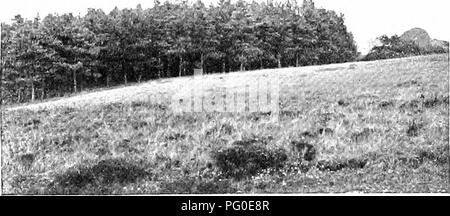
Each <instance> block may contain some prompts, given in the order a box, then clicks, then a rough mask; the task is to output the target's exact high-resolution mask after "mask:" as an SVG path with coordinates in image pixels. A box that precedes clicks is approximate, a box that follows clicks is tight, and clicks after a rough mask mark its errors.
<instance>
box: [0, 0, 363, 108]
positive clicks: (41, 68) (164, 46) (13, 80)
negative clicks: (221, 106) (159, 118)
mask: <svg viewBox="0 0 450 216" xmlns="http://www.w3.org/2000/svg"><path fill="white" fill-rule="evenodd" d="M1 34H2V47H1V49H2V53H3V56H2V62H1V63H2V68H3V71H2V72H3V74H2V86H1V88H2V89H1V90H2V92H3V96H4V97H3V100H4V102H6V103H21V102H27V101H34V100H36V99H45V98H49V97H54V96H62V95H64V94H65V93H69V92H78V91H80V90H83V89H86V88H94V87H104V86H108V87H109V86H112V85H117V84H127V83H128V82H141V81H144V80H149V79H156V78H164V77H175V76H184V75H191V74H192V73H193V69H194V68H202V69H203V71H204V72H206V73H217V72H230V71H237V70H241V71H243V70H252V69H260V68H275V67H288V66H303V65H314V64H328V63H339V62H347V61H352V60H354V59H355V58H356V57H357V48H356V45H355V43H354V41H353V36H352V34H351V33H350V32H348V30H347V28H346V26H345V24H344V17H343V15H342V14H340V15H338V14H336V13H335V12H334V11H329V10H325V9H319V8H316V7H315V6H314V3H313V2H312V0H304V2H303V4H302V5H301V6H299V5H297V3H295V2H292V1H287V2H284V3H272V2H270V1H268V2H265V3H257V2H251V3H249V2H245V1H243V0H239V1H237V2H235V3H232V2H230V0H220V1H219V3H218V4H217V5H211V6H208V7H207V6H205V5H204V4H203V3H202V2H201V1H197V2H195V3H193V4H191V3H188V2H187V1H183V2H181V3H180V2H178V3H171V2H168V1H167V2H164V3H160V2H158V1H157V0H156V1H155V4H154V7H152V8H148V9H143V8H142V7H141V6H140V5H138V6H137V7H136V8H135V9H123V10H119V9H117V8H115V9H114V10H112V11H111V12H110V13H109V14H106V13H105V12H103V11H102V10H100V9H89V10H88V12H87V14H86V15H85V16H83V17H81V16H74V15H72V14H63V15H52V14H50V15H48V16H46V17H45V18H43V19H42V20H41V19H40V18H39V17H36V18H35V19H34V20H27V19H24V18H22V17H21V16H20V15H17V16H16V17H15V18H14V19H13V22H12V24H10V25H6V24H5V25H3V26H2V32H1Z"/></svg>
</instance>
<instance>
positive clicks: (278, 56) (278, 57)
mask: <svg viewBox="0 0 450 216" xmlns="http://www.w3.org/2000/svg"><path fill="white" fill-rule="evenodd" d="M277 61H278V68H281V55H280V54H278V55H277Z"/></svg>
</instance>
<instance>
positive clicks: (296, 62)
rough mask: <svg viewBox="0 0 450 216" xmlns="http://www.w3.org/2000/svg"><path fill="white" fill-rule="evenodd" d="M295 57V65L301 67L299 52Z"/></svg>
mask: <svg viewBox="0 0 450 216" xmlns="http://www.w3.org/2000/svg"><path fill="white" fill-rule="evenodd" d="M295 57H296V58H295V67H299V62H298V54H296V55H295Z"/></svg>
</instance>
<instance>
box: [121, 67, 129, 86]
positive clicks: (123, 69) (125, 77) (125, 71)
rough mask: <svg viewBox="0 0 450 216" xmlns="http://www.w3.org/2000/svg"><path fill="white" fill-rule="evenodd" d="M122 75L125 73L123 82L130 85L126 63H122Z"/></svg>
mask: <svg viewBox="0 0 450 216" xmlns="http://www.w3.org/2000/svg"><path fill="white" fill-rule="evenodd" d="M122 73H123V82H124V83H125V85H126V84H128V77H127V70H125V62H124V61H122Z"/></svg>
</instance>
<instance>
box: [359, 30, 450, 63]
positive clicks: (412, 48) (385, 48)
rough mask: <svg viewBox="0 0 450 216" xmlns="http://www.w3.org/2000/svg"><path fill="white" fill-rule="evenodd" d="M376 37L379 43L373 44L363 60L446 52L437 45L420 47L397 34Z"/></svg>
mask: <svg viewBox="0 0 450 216" xmlns="http://www.w3.org/2000/svg"><path fill="white" fill-rule="evenodd" d="M378 39H379V40H380V42H381V45H379V46H374V47H373V48H372V49H371V51H370V52H369V54H367V55H366V56H365V57H364V58H363V59H362V60H363V61H373V60H379V59H391V58H401V57H407V56H417V55H424V54H433V53H446V52H448V51H446V50H445V49H444V48H442V47H438V46H428V47H421V46H419V45H418V44H416V43H415V42H414V41H407V40H402V39H401V38H400V37H399V36H397V35H394V36H391V37H388V36H387V35H383V36H381V37H379V38H378Z"/></svg>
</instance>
